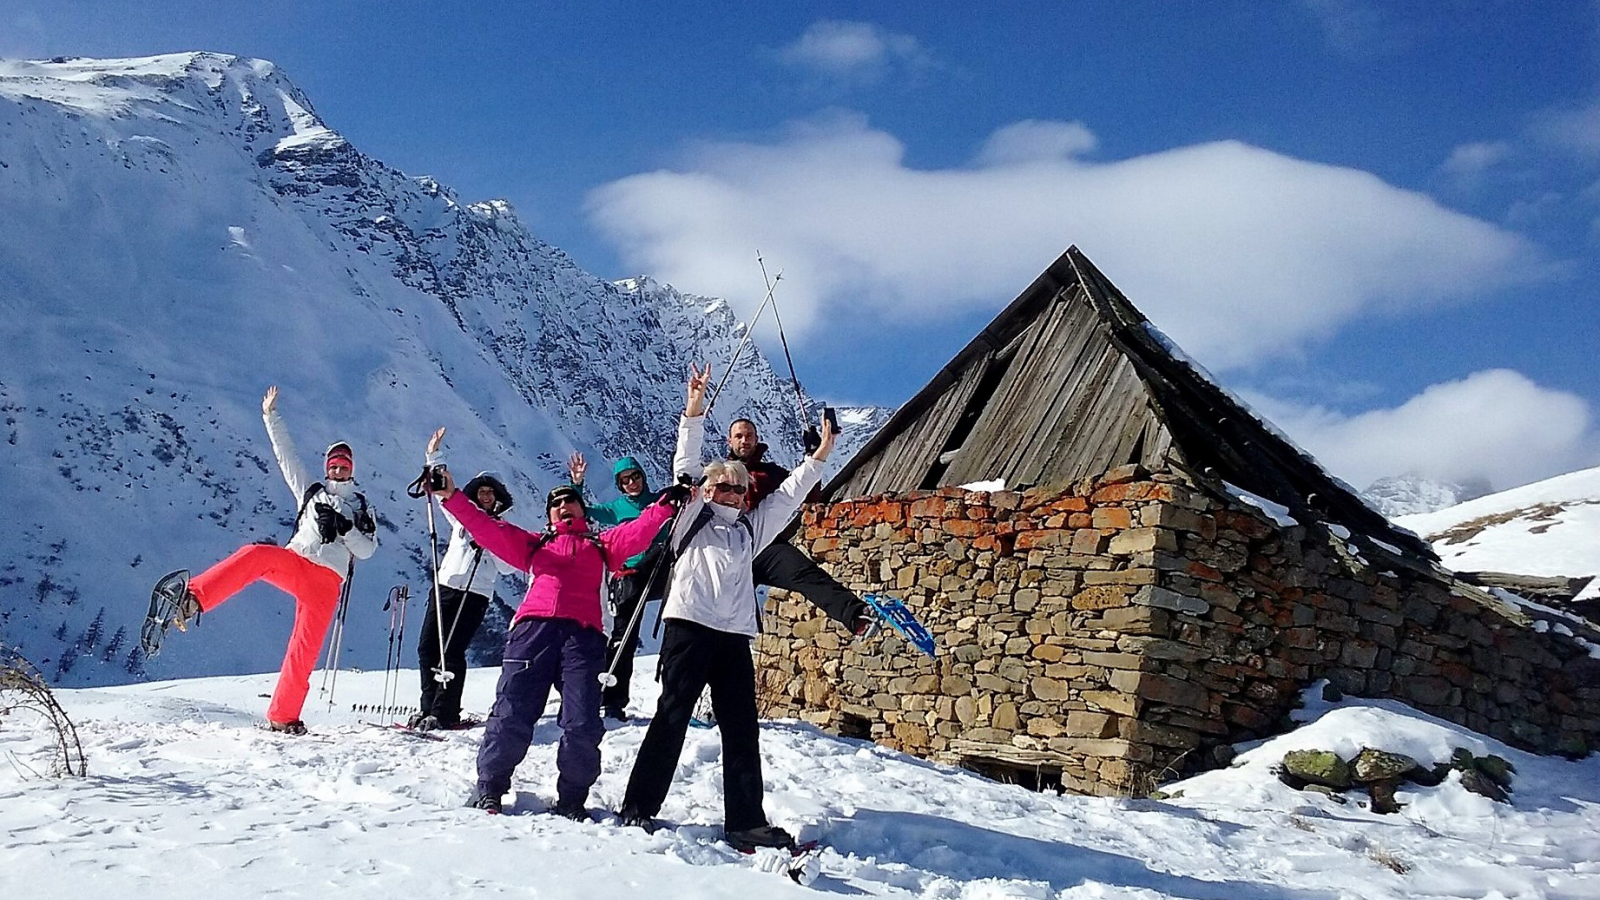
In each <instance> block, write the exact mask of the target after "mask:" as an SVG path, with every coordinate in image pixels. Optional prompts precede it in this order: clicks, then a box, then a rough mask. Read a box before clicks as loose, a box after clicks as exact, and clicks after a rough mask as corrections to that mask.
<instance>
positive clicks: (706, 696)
mask: <svg viewBox="0 0 1600 900" xmlns="http://www.w3.org/2000/svg"><path fill="white" fill-rule="evenodd" d="M689 724H690V725H691V726H693V727H695V728H715V727H717V713H716V710H715V709H713V708H712V706H711V691H710V690H709V689H708V690H706V691H705V692H704V693H702V694H701V695H700V699H699V700H696V701H695V703H694V712H692V713H690V714H689Z"/></svg>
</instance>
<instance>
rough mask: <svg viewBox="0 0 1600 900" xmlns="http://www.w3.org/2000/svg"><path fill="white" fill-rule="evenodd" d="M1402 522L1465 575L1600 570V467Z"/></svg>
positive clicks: (1404, 518)
mask: <svg viewBox="0 0 1600 900" xmlns="http://www.w3.org/2000/svg"><path fill="white" fill-rule="evenodd" d="M1395 523H1396V524H1398V525H1401V526H1402V527H1405V528H1409V529H1411V530H1412V531H1414V532H1416V533H1417V534H1420V535H1422V536H1423V537H1425V538H1427V539H1428V540H1430V541H1432V542H1433V549H1434V551H1435V552H1436V553H1438V554H1439V559H1440V561H1441V562H1443V563H1444V564H1445V566H1447V567H1449V568H1451V569H1455V570H1457V571H1463V572H1515V573H1517V574H1519V575H1544V576H1567V577H1577V576H1580V575H1600V468H1594V469H1583V470H1580V471H1577V472H1569V473H1567V474H1565V475H1557V476H1556V477H1554V478H1547V479H1545V480H1544V481H1538V482H1534V483H1533V484H1527V485H1523V486H1522V487H1518V488H1512V489H1511V490H1509V491H1501V492H1500V493H1498V494H1490V495H1488V496H1486V497H1479V498H1478V499H1476V500H1469V501H1467V502H1466V503H1460V504H1457V505H1455V506H1451V507H1448V508H1446V509H1441V510H1439V511H1438V512H1432V513H1423V514H1420V515H1413V516H1400V517H1399V518H1397V519H1395Z"/></svg>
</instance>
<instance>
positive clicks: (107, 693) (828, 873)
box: [0, 658, 1600, 900]
mask: <svg viewBox="0 0 1600 900" xmlns="http://www.w3.org/2000/svg"><path fill="white" fill-rule="evenodd" d="M652 668H653V666H652V660H651V659H650V658H643V659H641V660H640V667H639V671H638V672H636V677H635V683H634V696H635V697H638V698H639V700H640V702H641V703H642V704H643V706H644V707H645V708H649V706H650V705H651V704H653V702H654V696H655V691H654V687H655V683H654V681H653V680H652V679H651V673H650V670H651V669H652ZM405 674H406V676H407V680H408V683H409V681H410V679H414V678H415V672H408V673H405ZM494 676H495V673H494V672H492V671H475V672H472V673H470V675H469V676H468V681H467V691H468V693H467V702H468V705H469V706H473V707H476V708H477V709H479V710H482V709H483V708H484V707H485V706H486V704H487V703H488V701H489V696H490V692H491V691H492V686H493V684H494V680H495V678H494ZM271 682H272V679H271V677H270V676H247V677H235V678H208V679H201V680H194V681H177V682H164V683H157V684H144V685H137V686H129V687H118V688H104V689H90V690H76V691H60V692H58V696H59V699H60V700H61V702H62V703H63V704H64V705H65V706H66V708H67V709H68V710H69V712H70V713H71V714H72V715H73V716H74V718H75V719H76V720H77V723H78V729H79V733H80V735H81V737H82V739H83V742H84V749H85V752H86V754H87V757H88V766H89V772H90V775H89V777H88V778H86V779H61V780H51V779H48V778H45V777H43V776H42V775H41V774H39V773H42V772H43V771H45V769H46V768H47V766H48V760H47V756H48V754H47V752H46V746H45V744H46V741H45V735H44V731H43V728H42V727H40V723H39V722H38V721H37V720H31V719H22V718H20V717H18V718H13V719H8V720H6V724H5V727H3V728H0V753H3V754H4V755H5V756H6V757H7V758H8V759H10V760H12V764H11V765H5V766H0V834H5V835H7V837H6V843H5V864H4V865H3V866H0V895H3V896H7V897H27V898H29V900H56V898H61V900H80V898H83V897H85V896H96V895H102V896H115V897H124V896H126V897H161V898H164V900H211V898H216V897H260V896H282V897H306V898H313V897H338V898H341V900H369V898H370V900H392V898H394V897H400V896H403V897H457V896H472V897H501V896H516V897H523V896H538V897H541V898H583V900H611V898H617V900H640V898H643V897H674V898H676V897H684V898H689V897H693V898H708V900H716V898H729V900H747V898H749V897H752V896H759V897H763V898H782V897H796V898H798V897H807V896H816V893H817V892H819V891H820V892H823V893H827V894H836V895H846V896H848V895H859V896H874V897H903V898H943V900H998V898H1053V900H1089V898H1098V900H1106V898H1113V900H1160V898H1174V900H1282V898H1299V900H1390V898H1395V900H1398V898H1407V900H1419V898H1422V900H1428V898H1431V900H1444V898H1473V900H1482V898H1510V897H1517V898H1530V900H1531V898H1548V900H1578V898H1592V897H1595V896H1600V863H1596V862H1595V860H1597V859H1600V759H1597V758H1593V757H1591V758H1590V759H1588V760H1586V761H1581V762H1567V761H1564V760H1560V759H1554V758H1544V757H1537V756H1532V755H1529V754H1525V753H1521V752H1519V751H1517V750H1514V749H1511V748H1509V747H1506V746H1503V745H1500V744H1498V743H1496V742H1495V741H1492V740H1489V739H1487V738H1483V737H1481V736H1478V735H1475V734H1472V733H1470V732H1467V731H1465V730H1463V729H1461V728H1460V727H1458V726H1455V725H1452V724H1449V723H1447V722H1443V721H1441V720H1437V719H1432V718H1430V717H1427V716H1424V715H1420V714H1418V713H1416V712H1413V711H1411V710H1408V709H1407V708H1405V707H1403V706H1400V705H1398V704H1394V703H1387V702H1383V701H1350V702H1347V703H1343V704H1340V705H1338V706H1335V707H1331V708H1330V707H1328V706H1326V705H1313V706H1311V707H1310V708H1309V709H1308V712H1309V715H1308V716H1307V718H1310V719H1312V720H1313V721H1311V722H1310V723H1309V724H1307V725H1305V726H1304V727H1302V728H1301V729H1299V730H1297V731H1295V732H1292V733H1290V734H1289V735H1287V736H1284V737H1281V738H1278V739H1274V740H1272V741H1269V742H1267V743H1265V744H1263V745H1260V746H1256V747H1253V748H1244V749H1245V751H1246V752H1244V753H1242V754H1241V755H1240V757H1239V758H1238V759H1237V760H1236V761H1235V765H1234V767H1232V768H1229V769H1225V770H1220V771H1215V772H1210V773H1207V774H1205V775H1201V776H1198V777H1196V778H1194V779H1191V780H1189V781H1188V782H1186V783H1179V784H1175V785H1169V786H1167V788H1166V789H1167V790H1168V791H1169V792H1173V793H1179V792H1181V796H1179V797H1176V798H1175V799H1172V800H1169V801H1161V802H1157V801H1153V800H1139V801H1131V800H1125V799H1116V798H1099V797H1075V796H1055V795H1052V794H1039V793H1033V792H1030V791H1028V790H1026V789H1024V788H1021V787H1018V786H1010V785H1003V784H999V783H996V782H992V781H988V780H986V779H983V778H980V777H978V776H976V775H972V774H970V773H967V772H962V771H959V770H955V769H951V768H949V767H946V766H939V765H933V764H930V763H927V762H924V761H921V760H917V759H913V758H911V757H907V756H904V755H901V754H899V753H895V752H893V751H890V750H887V749H884V748H882V747H877V746H874V745H872V744H870V743H866V742H862V741H853V740H846V739H841V738H834V737H831V736H828V735H826V734H823V733H821V732H818V731H817V730H815V729H813V728H810V727H807V726H803V725H799V724H796V723H794V722H773V723H767V724H765V725H764V726H763V730H762V737H761V740H762V748H763V756H764V763H765V767H764V774H765V781H766V784H767V803H766V806H767V810H768V813H769V815H770V816H771V818H772V820H773V821H774V822H775V823H776V824H779V825H782V826H785V827H788V828H790V829H793V830H795V831H798V832H800V833H801V835H802V836H805V837H813V836H814V837H817V838H820V839H821V840H822V841H823V843H824V845H825V848H826V849H825V850H824V851H823V853H822V855H821V858H820V863H821V872H820V876H819V878H818V879H817V881H816V882H815V883H814V884H813V885H811V887H810V888H802V887H799V886H797V885H794V884H791V883H790V882H789V881H787V880H786V879H784V878H783V877H782V876H781V875H775V874H767V873H764V872H759V871H754V870H753V869H752V868H751V867H750V866H749V865H747V864H746V863H745V862H744V861H743V859H742V858H740V857H738V856H736V855H735V854H733V853H731V852H730V851H729V850H727V849H726V847H724V846H723V845H721V844H720V843H719V842H718V840H717V839H718V837H719V831H720V829H719V826H720V823H721V816H722V802H721V799H720V797H721V795H720V784H721V752H720V747H719V743H718V735H717V733H716V732H715V731H714V730H692V731H691V732H690V734H689V739H688V742H687V744H686V746H685V749H684V753H683V757H682V762H681V764H680V766H679V769H678V772H677V776H676V780H675V783H674V786H673V790H672V793H671V794H670V795H669V797H668V800H667V805H666V807H665V808H664V809H663V811H662V813H663V818H665V819H667V820H670V821H671V822H672V823H674V824H675V825H676V828H674V829H667V830H663V831H660V832H657V833H656V834H655V835H653V836H648V835H645V834H644V833H643V832H641V831H638V830H635V829H626V828H622V827H620V826H618V825H616V824H615V822H614V820H612V819H611V818H610V817H609V816H608V815H607V814H606V811H607V810H608V809H611V808H613V807H614V806H615V805H616V804H617V802H618V800H619V799H620V797H621V795H622V792H623V789H624V787H625V785H626V782H627V777H628V772H629V770H630V768H631V767H632V764H633V761H634V758H635V756H636V754H637V752H638V747H639V742H640V740H641V738H642V737H643V734H644V730H645V729H644V727H643V725H642V724H632V725H627V726H622V727H613V728H612V730H610V731H609V733H608V734H607V735H606V737H605V741H604V744H603V752H604V758H603V759H604V762H603V771H602V774H601V776H600V781H599V783H598V784H597V785H596V788H595V791H594V793H593V794H592V795H591V797H590V801H589V806H590V809H591V814H592V815H593V816H594V818H595V819H596V821H593V822H590V823H586V824H579V823H574V822H570V821H567V820H565V819H562V818H559V817H557V816H554V815H547V814H545V810H546V809H547V808H548V806H549V804H550V803H552V802H553V794H554V778H555V773H554V760H555V754H556V741H557V736H558V734H559V732H558V731H557V730H556V728H555V726H554V724H553V722H552V721H551V720H550V719H549V718H547V719H545V720H544V721H542V722H541V724H540V726H539V728H538V730H537V731H536V732H535V738H534V745H533V747H532V751H531V753H530V754H529V757H528V760H527V761H526V762H525V763H524V764H523V765H522V767H521V769H520V770H519V774H518V777H517V780H516V782H515V783H514V785H513V789H514V791H515V792H516V805H515V807H513V810H512V812H513V814H510V815H503V816H497V817H496V816H488V815H485V814H482V813H479V812H477V811H476V810H468V809H463V808H462V803H463V802H464V798H465V797H466V795H467V792H468V790H469V788H470V784H471V781H472V773H473V759H474V754H475V750H476V746H477V742H478V741H479V740H480V733H479V732H457V733H452V734H450V735H449V736H448V738H447V740H446V741H445V742H443V743H434V742H427V741H421V740H416V739H413V738H408V737H405V736H402V735H399V734H396V733H393V732H389V731H384V730H380V729H376V728H370V727H366V726H363V725H361V724H360V723H359V722H358V721H357V719H358V717H357V716H356V715H353V714H346V713H335V714H331V715H330V714H327V713H325V712H323V708H321V707H318V706H317V705H316V704H315V703H313V705H312V706H311V707H309V708H308V710H307V717H306V718H307V719H308V720H309V722H310V724H311V726H312V728H313V731H314V733H313V734H312V735H311V736H309V737H305V738H286V737H281V736H275V735H271V734H268V733H266V732H263V731H261V730H260V729H259V728H257V727H256V722H257V721H258V716H259V708H260V706H261V704H262V703H264V702H265V701H263V700H261V699H260V698H259V697H258V696H257V694H258V693H260V692H262V691H265V690H268V689H270V686H271ZM381 693H382V675H381V673H368V674H365V675H359V676H345V677H342V678H341V680H340V682H339V706H340V708H341V709H343V708H345V704H347V703H353V702H377V701H378V699H379V697H380V695H381ZM552 711H553V710H552ZM1361 746H1374V747H1384V748H1390V749H1392V750H1394V751H1397V752H1403V753H1407V754H1410V755H1412V756H1413V757H1414V758H1416V759H1418V760H1421V761H1423V762H1425V763H1432V762H1436V761H1440V760H1443V759H1448V758H1449V756H1450V754H1451V752H1452V750H1453V749H1455V748H1458V747H1459V748H1465V749H1467V750H1470V751H1471V752H1473V753H1474V754H1476V755H1479V756H1482V755H1486V754H1490V753H1493V754H1496V755H1498V756H1500V757H1502V758H1504V759H1506V760H1508V761H1510V762H1511V763H1512V764H1513V765H1514V766H1515V768H1516V775H1515V777H1514V780H1513V791H1512V794H1511V802H1510V804H1509V805H1507V804H1499V803H1493V802H1490V801H1489V800H1487V799H1484V798H1483V797H1480V796H1478V795H1475V794H1470V793H1467V792H1466V791H1465V790H1464V789H1463V788H1462V787H1461V784H1460V781H1459V776H1458V775H1457V774H1452V775H1450V776H1449V778H1448V779H1447V780H1446V781H1445V782H1444V783H1443V784H1441V785H1440V786H1438V787H1434V788H1422V787H1416V786H1414V785H1413V786H1410V787H1409V789H1405V790H1402V791H1400V793H1399V795H1398V799H1399V801H1400V803H1401V804H1403V809H1402V810H1401V811H1400V812H1399V813H1397V814H1393V815H1387V816H1382V815H1376V814H1374V813H1372V812H1370V811H1369V810H1367V809H1365V808H1363V806H1361V805H1359V804H1357V803H1355V802H1350V803H1349V804H1340V803H1337V802H1335V801H1334V800H1333V799H1331V798H1329V797H1325V796H1321V795H1316V794H1311V793H1307V792H1301V791H1295V790H1292V789H1290V788H1288V787H1286V786H1284V785H1283V784H1281V783H1279V782H1278V781H1277V779H1276V778H1275V777H1274V776H1273V774H1272V772H1271V769H1272V767H1273V766H1274V765H1275V764H1276V763H1277V761H1278V760H1280V759H1281V758H1282V756H1283V754H1284V752H1285V751H1287V750H1289V749H1298V748H1304V747H1318V748H1325V749H1333V750H1338V751H1340V752H1341V753H1343V754H1344V755H1346V756H1348V755H1352V754H1353V751H1354V749H1356V748H1359V747H1361Z"/></svg>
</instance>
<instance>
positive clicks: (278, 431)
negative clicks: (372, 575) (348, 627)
mask: <svg viewBox="0 0 1600 900" xmlns="http://www.w3.org/2000/svg"><path fill="white" fill-rule="evenodd" d="M262 418H263V419H264V420H265V421H266V423H267V437H269V438H271V439H272V455H273V456H275V457H277V460H278V470H279V471H281V472H283V480H284V481H286V482H288V483H289V492H290V493H292V494H294V503H295V507H294V508H295V509H296V510H299V509H300V507H301V501H303V500H304V499H305V496H306V490H307V489H308V488H310V487H311V485H313V484H316V483H317V482H318V481H319V480H320V481H321V483H322V488H321V489H320V490H318V491H317V494H316V496H315V497H312V498H311V502H310V503H307V504H305V510H304V513H303V514H302V515H301V516H300V519H299V521H297V522H295V527H294V536H293V537H291V538H290V539H289V543H288V545H287V546H288V548H289V549H290V550H293V551H294V552H296V553H298V554H300V555H301V556H304V557H305V558H306V559H309V560H311V561H312V562H314V563H316V564H317V565H319V566H327V567H328V568H330V569H332V570H333V571H335V572H337V573H339V577H340V578H343V577H344V576H345V573H347V572H348V571H349V570H350V558H351V557H352V556H353V557H355V558H356V559H366V558H367V557H369V556H371V555H372V554H373V551H375V550H377V549H378V535H377V530H376V529H374V530H373V531H371V532H367V531H362V530H361V529H360V528H359V527H356V528H351V529H350V530H349V531H348V532H346V533H345V534H343V535H342V536H340V537H339V538H338V539H337V540H334V541H333V542H331V543H327V544H324V543H323V542H322V535H321V534H320V533H319V531H318V529H317V509H316V507H317V504H318V503H326V504H327V505H329V506H332V507H333V508H334V511H336V512H338V513H339V515H342V516H344V517H345V518H347V519H349V520H350V521H352V522H359V521H361V520H360V519H358V518H357V514H358V513H359V512H360V511H361V501H360V499H359V498H358V497H357V496H356V487H355V482H353V481H328V480H327V479H315V478H312V477H311V475H310V473H309V472H308V471H307V470H306V467H305V465H304V464H303V463H301V461H300V456H299V454H298V453H296V452H295V449H294V442H293V441H291V440H290V439H289V430H288V429H287V428H285V427H284V424H283V418H282V417H281V416H279V415H278V413H277V411H276V410H274V411H272V412H270V413H267V414H266V415H264V416H262ZM330 446H332V445H330ZM366 512H367V515H368V521H376V516H377V513H375V512H373V511H372V509H371V508H370V507H368V508H367V510H366Z"/></svg>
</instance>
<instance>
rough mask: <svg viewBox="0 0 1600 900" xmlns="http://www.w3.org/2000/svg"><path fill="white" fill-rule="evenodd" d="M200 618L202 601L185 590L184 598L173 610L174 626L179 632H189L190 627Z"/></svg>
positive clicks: (181, 598)
mask: <svg viewBox="0 0 1600 900" xmlns="http://www.w3.org/2000/svg"><path fill="white" fill-rule="evenodd" d="M199 618H200V601H199V600H197V599H195V596H194V594H191V593H189V589H188V588H184V589H183V596H182V597H179V598H178V602H177V603H176V604H175V605H174V606H173V608H172V624H173V625H174V626H176V627H177V629H178V630H179V631H188V630H189V626H190V625H193V624H194V623H195V621H196V620H198V619H199Z"/></svg>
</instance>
